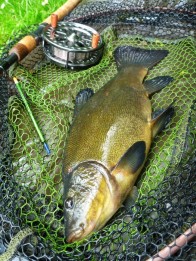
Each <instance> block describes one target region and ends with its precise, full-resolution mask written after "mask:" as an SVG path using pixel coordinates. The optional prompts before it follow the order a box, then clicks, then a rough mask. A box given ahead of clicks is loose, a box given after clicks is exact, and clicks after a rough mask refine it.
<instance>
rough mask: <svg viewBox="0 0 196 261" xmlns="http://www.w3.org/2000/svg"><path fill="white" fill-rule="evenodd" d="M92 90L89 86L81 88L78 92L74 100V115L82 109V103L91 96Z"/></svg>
mask: <svg viewBox="0 0 196 261" xmlns="http://www.w3.org/2000/svg"><path fill="white" fill-rule="evenodd" d="M93 94H94V92H93V90H92V89H90V88H86V89H83V90H81V91H79V92H78V94H77V96H76V100H75V107H74V117H75V116H76V115H77V114H78V112H79V111H80V110H81V109H82V107H83V106H84V104H85V103H86V102H87V101H88V100H89V99H90V98H91V97H92V96H93Z"/></svg>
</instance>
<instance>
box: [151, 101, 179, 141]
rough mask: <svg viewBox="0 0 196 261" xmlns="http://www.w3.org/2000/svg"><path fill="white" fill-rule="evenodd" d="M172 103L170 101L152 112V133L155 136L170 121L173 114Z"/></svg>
mask: <svg viewBox="0 0 196 261" xmlns="http://www.w3.org/2000/svg"><path fill="white" fill-rule="evenodd" d="M172 105H173V103H171V104H170V105H169V106H168V107H167V108H166V109H160V110H158V111H155V112H154V113H153V114H152V120H151V125H152V133H153V137H155V136H156V135H157V134H158V133H160V132H161V131H162V130H163V129H164V128H165V127H166V126H167V124H168V123H169V122H170V120H171V118H172V116H173V115H174V108H173V106H172Z"/></svg>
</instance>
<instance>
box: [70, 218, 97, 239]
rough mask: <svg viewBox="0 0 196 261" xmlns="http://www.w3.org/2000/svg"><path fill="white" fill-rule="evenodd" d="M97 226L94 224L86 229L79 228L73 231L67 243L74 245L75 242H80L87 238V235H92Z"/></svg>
mask: <svg viewBox="0 0 196 261" xmlns="http://www.w3.org/2000/svg"><path fill="white" fill-rule="evenodd" d="M95 224H96V223H95V222H93V223H91V224H90V225H89V226H87V227H86V228H79V229H76V230H75V231H72V232H71V233H70V234H69V235H68V236H67V238H66V241H67V243H73V242H75V241H79V240H81V239H83V238H84V237H86V236H87V235H90V234H91V233H92V232H93V230H94V228H95Z"/></svg>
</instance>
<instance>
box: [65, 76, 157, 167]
mask: <svg viewBox="0 0 196 261" xmlns="http://www.w3.org/2000/svg"><path fill="white" fill-rule="evenodd" d="M150 119H151V104H150V100H149V99H148V97H147V96H146V95H145V91H141V90H137V88H131V87H130V86H115V82H114V81H111V82H110V83H109V84H107V85H106V86H105V88H102V89H100V90H99V91H98V92H97V93H96V94H95V95H94V96H93V97H92V98H90V100H89V101H88V102H87V103H86V104H85V105H84V107H83V108H82V109H81V111H80V112H79V113H78V115H77V116H76V118H75V119H74V122H73V125H72V127H71V130H70V134H69V138H68V142H67V148H66V153H65V155H66V157H65V158H66V159H65V169H67V170H68V169H72V168H74V167H75V166H76V165H77V164H78V163H79V162H83V161H88V160H95V161H99V162H101V163H102V164H104V165H105V166H106V167H107V168H108V169H111V168H113V167H114V166H115V165H116V163H117V162H118V160H119V159H120V158H121V157H122V155H123V154H124V153H125V152H126V151H127V150H128V149H129V148H130V147H131V146H132V145H133V143H135V142H136V141H140V140H143V141H145V142H146V148H147V151H148V149H149V147H150V143H151V137H152V133H151V127H150V124H149V121H150Z"/></svg>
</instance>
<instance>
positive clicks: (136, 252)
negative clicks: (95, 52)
mask: <svg viewBox="0 0 196 261" xmlns="http://www.w3.org/2000/svg"><path fill="white" fill-rule="evenodd" d="M127 2H128V3H127ZM194 11H195V5H194V1H117V0H116V1H96V2H95V1H85V2H84V3H83V4H81V5H80V6H78V7H77V8H76V9H75V10H74V11H73V12H72V13H71V14H70V15H69V16H68V17H66V19H65V20H67V21H75V22H80V23H84V24H88V25H90V26H93V27H94V28H96V29H97V30H99V31H100V32H101V34H102V37H103V39H104V42H105V50H104V55H103V58H102V60H101V62H100V63H99V64H98V65H96V66H94V67H91V68H89V69H88V70H82V71H68V70H64V69H63V68H59V67H57V66H56V65H54V64H51V63H49V62H48V61H47V60H46V59H45V58H44V55H43V51H42V47H41V46H39V47H37V48H36V50H35V51H33V52H32V53H31V54H30V55H28V57H27V58H26V59H24V60H23V61H22V62H21V63H20V64H19V65H18V66H17V67H15V68H12V69H10V70H9V76H8V75H4V76H3V77H1V78H0V88H1V92H0V149H1V151H0V260H9V259H10V258H12V256H14V255H15V256H17V257H23V259H22V260H106V258H107V259H109V260H114V259H115V260H136V261H137V260H147V259H148V258H150V257H152V256H153V255H156V254H157V253H158V252H159V251H160V250H162V249H163V248H164V247H166V246H167V245H168V244H170V243H172V242H175V240H177V239H178V237H179V236H180V235H182V234H183V233H185V231H187V230H188V229H190V232H189V234H187V235H186V236H185V237H186V238H187V241H186V242H185V244H184V245H183V247H182V249H181V250H179V251H178V252H176V253H175V254H174V255H172V256H171V257H170V254H171V253H172V247H170V251H169V252H168V257H167V260H194V258H195V254H194V253H195V252H194V251H195V243H194V242H193V241H188V238H189V236H190V235H193V234H194V233H195V231H194V227H193V225H194V223H195V218H194V217H195V214H196V213H195V180H196V179H195V173H196V167H195V165H196V162H195V161H196V160H195V120H196V105H195V97H196V89H195V75H196V64H195V59H196V53H195V39H194V33H195V31H194V29H195V24H194V23H195V21H196V20H195V13H194ZM33 29H34V28H30V29H29V28H28V30H26V31H28V32H29V31H33ZM23 33H24V31H23ZM21 35H22V34H21V32H18V35H16V37H15V39H12V42H11V43H10V44H9V45H7V46H5V47H4V53H3V55H2V58H3V57H5V56H6V54H7V52H8V50H9V49H10V46H11V45H13V43H14V42H16V41H17V39H19V38H21ZM121 45H131V46H135V47H141V48H146V49H166V50H168V51H169V54H168V56H167V57H166V58H165V59H164V60H162V61H161V63H159V64H158V65H156V66H155V67H154V68H153V69H152V70H150V72H149V74H148V76H147V79H151V78H154V77H156V76H161V75H169V76H171V77H173V78H174V81H173V82H172V83H170V84H169V85H168V86H167V87H166V88H164V89H163V90H161V91H160V92H159V93H157V94H155V95H153V97H152V99H151V102H152V108H153V110H156V109H158V108H165V107H167V106H168V105H169V104H170V103H171V102H172V101H174V100H175V103H174V108H175V115H174V117H173V119H172V121H171V123H170V124H169V126H168V127H167V129H165V130H164V131H163V132H162V133H161V134H159V135H158V136H157V137H156V139H155V140H154V142H153V144H152V147H151V151H150V153H149V155H148V160H147V162H146V164H145V167H144V169H143V171H142V173H141V175H140V178H139V180H138V181H137V184H136V185H137V187H138V189H139V196H138V199H137V201H136V203H135V205H133V206H130V208H129V209H125V208H124V207H122V208H121V209H120V210H119V211H118V212H117V213H116V214H115V216H114V217H113V218H112V219H111V220H110V221H109V223H108V224H107V225H106V226H105V227H104V228H103V229H102V230H101V231H100V232H97V233H94V234H93V235H92V236H91V237H90V238H88V239H85V240H83V241H82V242H76V243H73V244H67V243H66V241H65V238H64V221H63V204H62V193H63V191H62V187H63V184H62V173H61V172H62V160H63V151H64V147H65V142H66V137H67V134H68V130H69V127H70V124H71V122H72V117H73V109H74V100H75V97H76V95H77V93H78V92H79V90H81V89H85V88H87V87H88V88H92V89H93V90H94V91H95V92H96V91H97V90H98V89H99V88H101V87H102V86H103V85H104V84H105V83H106V82H108V81H109V80H110V79H111V78H112V77H113V76H114V75H115V74H116V72H117V69H116V65H115V62H114V57H113V51H114V50H115V48H116V47H118V46H121ZM13 75H14V76H16V77H17V78H18V79H19V80H21V81H22V83H23V88H24V90H25V93H26V95H27V97H28V101H29V103H30V106H31V109H32V111H33V113H34V116H35V117H36V120H37V122H38V124H39V126H40V128H41V129H42V132H43V133H44V135H45V138H46V140H47V142H48V144H49V147H50V149H51V152H52V153H51V155H50V156H47V155H46V154H45V151H44V150H43V147H42V144H41V142H40V140H39V138H38V136H37V133H36V131H35V129H34V126H33V124H32V122H31V119H30V118H29V116H28V113H27V111H26V109H25V107H24V104H23V102H22V100H21V98H20V96H19V94H18V93H17V91H16V89H15V86H14V84H13V82H12V80H10V77H12V76H13ZM176 242H177V241H176ZM154 260H156V259H155V258H154Z"/></svg>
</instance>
